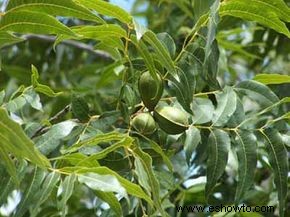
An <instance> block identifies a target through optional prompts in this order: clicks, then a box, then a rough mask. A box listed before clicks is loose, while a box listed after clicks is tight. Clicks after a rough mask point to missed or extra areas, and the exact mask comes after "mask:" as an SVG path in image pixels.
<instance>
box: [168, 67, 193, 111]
mask: <svg viewBox="0 0 290 217" xmlns="http://www.w3.org/2000/svg"><path fill="white" fill-rule="evenodd" d="M176 72H177V74H175V75H174V76H173V75H170V76H169V78H168V79H169V81H170V83H169V85H170V88H169V90H168V91H169V92H170V93H171V95H172V96H176V98H177V100H178V102H179V103H180V104H181V105H182V107H183V108H184V110H186V111H187V112H188V113H190V114H192V113H193V111H192V110H191V108H190V104H191V102H192V98H193V94H192V93H193V90H194V86H195V79H194V77H193V76H192V74H187V73H186V72H184V71H183V70H182V69H180V68H178V69H176Z"/></svg>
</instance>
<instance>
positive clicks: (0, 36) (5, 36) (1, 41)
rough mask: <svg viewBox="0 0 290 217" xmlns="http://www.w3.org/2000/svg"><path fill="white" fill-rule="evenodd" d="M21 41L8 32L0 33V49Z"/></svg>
mask: <svg viewBox="0 0 290 217" xmlns="http://www.w3.org/2000/svg"><path fill="white" fill-rule="evenodd" d="M21 41H23V39H22V38H18V37H16V36H14V35H12V34H10V33H8V32H0V48H2V47H5V46H8V45H11V44H15V43H18V42H21Z"/></svg>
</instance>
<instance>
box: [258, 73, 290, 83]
mask: <svg viewBox="0 0 290 217" xmlns="http://www.w3.org/2000/svg"><path fill="white" fill-rule="evenodd" d="M254 80H255V81H258V82H260V83H262V84H286V83H290V76H289V75H280V74H258V75H256V76H255V77H254Z"/></svg>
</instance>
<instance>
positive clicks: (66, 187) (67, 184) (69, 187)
mask: <svg viewBox="0 0 290 217" xmlns="http://www.w3.org/2000/svg"><path fill="white" fill-rule="evenodd" d="M76 180H77V176H76V174H70V175H68V176H67V177H65V179H64V181H63V182H62V187H63V191H62V199H61V201H60V202H59V204H58V205H59V209H61V216H62V217H64V216H66V214H67V207H66V204H67V201H68V199H69V198H70V197H71V195H72V194H73V191H74V185H75V182H76Z"/></svg>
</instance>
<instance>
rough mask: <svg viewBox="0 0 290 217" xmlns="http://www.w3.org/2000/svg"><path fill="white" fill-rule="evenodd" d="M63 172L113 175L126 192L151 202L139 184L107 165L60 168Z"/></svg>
mask: <svg viewBox="0 0 290 217" xmlns="http://www.w3.org/2000/svg"><path fill="white" fill-rule="evenodd" d="M60 170H61V171H63V172H67V173H76V174H84V173H96V174H100V175H113V176H115V177H116V178H117V179H118V181H119V182H120V183H121V185H122V186H123V187H124V188H125V189H126V191H127V193H128V194H131V195H133V196H135V197H139V198H142V199H144V200H146V201H147V202H148V203H149V204H151V205H152V204H153V202H152V200H151V198H150V197H149V196H148V195H147V194H146V193H145V192H144V191H143V190H142V188H141V187H140V186H139V185H136V184H134V183H132V182H130V181H128V180H127V179H125V178H123V177H122V176H120V175H119V174H118V173H116V172H114V171H113V170H110V169H109V168H107V167H65V168H62V169H60Z"/></svg>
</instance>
